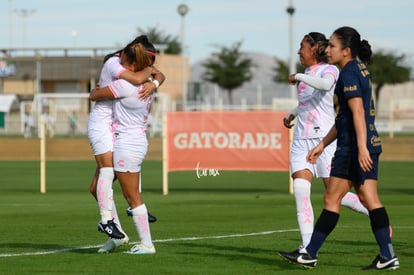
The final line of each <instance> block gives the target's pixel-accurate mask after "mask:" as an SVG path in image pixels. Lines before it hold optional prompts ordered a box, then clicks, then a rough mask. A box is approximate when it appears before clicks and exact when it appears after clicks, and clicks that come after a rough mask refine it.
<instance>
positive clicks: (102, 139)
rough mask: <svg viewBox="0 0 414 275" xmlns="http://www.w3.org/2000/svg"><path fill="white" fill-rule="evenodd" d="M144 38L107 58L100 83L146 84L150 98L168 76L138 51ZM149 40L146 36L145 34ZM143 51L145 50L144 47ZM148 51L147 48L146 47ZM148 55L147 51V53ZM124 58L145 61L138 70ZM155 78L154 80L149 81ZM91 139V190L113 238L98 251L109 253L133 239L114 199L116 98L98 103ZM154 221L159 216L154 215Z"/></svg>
mask: <svg viewBox="0 0 414 275" xmlns="http://www.w3.org/2000/svg"><path fill="white" fill-rule="evenodd" d="M141 39H144V38H143V36H140V37H138V38H136V39H135V40H134V41H132V42H131V43H129V44H128V45H127V46H126V47H125V48H124V49H123V50H121V51H118V52H115V53H113V54H110V55H108V56H106V57H105V62H104V66H103V68H102V71H101V75H100V80H99V84H100V86H107V85H108V84H109V83H110V82H111V81H113V80H116V79H118V78H124V79H126V80H128V81H130V82H131V83H135V84H139V83H144V84H143V86H142V93H141V94H140V98H145V97H148V96H149V95H150V94H151V93H152V92H154V91H155V90H156V88H158V86H159V85H160V83H162V82H163V81H164V80H165V76H164V75H163V74H162V73H161V72H159V71H158V70H157V69H156V68H155V67H154V66H150V64H151V63H150V62H149V61H148V59H142V57H141V55H142V54H137V50H138V48H134V47H132V45H134V44H135V43H136V41H140V40H141ZM145 39H146V37H145ZM140 50H142V49H140ZM143 51H144V52H145V50H143ZM145 55H146V52H145ZM121 57H122V59H124V62H128V63H132V62H136V63H139V64H141V65H140V66H139V68H137V70H138V71H136V72H134V71H130V70H127V69H126V68H124V67H123V66H122V65H121ZM150 77H154V79H155V80H154V82H148V79H149V78H150ZM88 138H89V142H90V144H91V147H92V150H93V152H94V155H95V159H96V162H97V169H96V172H95V175H94V177H93V179H92V182H91V186H90V192H91V194H92V195H93V196H94V197H95V198H96V199H97V201H98V206H99V209H100V214H101V221H100V223H99V225H98V226H99V227H98V228H99V229H100V231H103V232H105V233H106V234H108V235H109V236H110V237H112V238H110V239H109V240H108V242H107V243H106V244H105V245H104V246H103V247H101V248H100V249H99V250H98V252H101V253H103V252H109V251H111V250H113V249H114V248H115V247H117V246H119V245H122V244H125V243H127V242H128V240H129V238H128V236H127V235H126V234H125V232H124V231H123V230H122V227H121V224H120V221H119V218H118V214H117V211H116V206H115V203H114V201H113V190H112V182H113V180H114V171H113V164H112V151H113V142H114V135H113V101H112V100H102V101H98V102H96V104H95V106H94V108H93V110H92V111H91V113H90V116H89V120H88ZM150 218H152V219H153V220H154V219H155V217H153V216H150Z"/></svg>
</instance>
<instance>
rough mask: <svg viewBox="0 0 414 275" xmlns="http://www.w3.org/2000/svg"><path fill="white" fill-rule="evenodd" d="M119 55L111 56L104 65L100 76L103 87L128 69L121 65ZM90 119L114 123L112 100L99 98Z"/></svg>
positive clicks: (97, 121) (100, 83)
mask: <svg viewBox="0 0 414 275" xmlns="http://www.w3.org/2000/svg"><path fill="white" fill-rule="evenodd" d="M120 61H121V60H120V58H119V56H113V57H111V58H109V59H108V60H107V61H106V62H105V63H104V65H103V67H102V70H101V74H100V76H99V85H100V86H101V87H102V88H103V87H106V86H108V85H109V84H110V83H111V82H112V81H114V80H116V79H118V78H119V75H120V74H121V73H122V72H123V71H125V70H126V69H125V68H124V67H123V66H122V65H121V63H120ZM89 120H90V121H92V122H96V123H100V124H102V123H112V100H99V101H96V102H95V106H94V108H93V109H92V111H91V113H90V114H89Z"/></svg>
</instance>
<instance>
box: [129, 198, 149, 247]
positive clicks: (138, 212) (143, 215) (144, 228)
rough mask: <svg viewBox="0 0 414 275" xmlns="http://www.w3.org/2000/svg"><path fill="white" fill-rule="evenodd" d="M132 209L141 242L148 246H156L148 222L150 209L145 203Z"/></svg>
mask: <svg viewBox="0 0 414 275" xmlns="http://www.w3.org/2000/svg"><path fill="white" fill-rule="evenodd" d="M131 211H132V220H133V221H134V225H135V229H136V230H137V232H138V236H139V238H140V239H141V243H142V244H144V245H145V246H147V247H152V246H154V245H153V243H152V238H151V231H150V227H149V222H148V210H147V207H146V206H145V204H141V205H139V206H137V207H135V208H134V209H131Z"/></svg>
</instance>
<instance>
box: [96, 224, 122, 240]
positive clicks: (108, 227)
mask: <svg viewBox="0 0 414 275" xmlns="http://www.w3.org/2000/svg"><path fill="white" fill-rule="evenodd" d="M98 231H99V232H102V233H105V234H106V235H108V236H109V237H111V238H113V239H123V238H125V235H124V233H122V232H121V231H119V229H118V227H117V226H116V223H114V221H113V220H109V221H108V223H107V224H103V223H101V222H100V223H98Z"/></svg>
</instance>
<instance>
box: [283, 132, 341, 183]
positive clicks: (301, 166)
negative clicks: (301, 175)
mask: <svg viewBox="0 0 414 275" xmlns="http://www.w3.org/2000/svg"><path fill="white" fill-rule="evenodd" d="M321 140H322V138H313V139H294V140H293V142H292V147H291V149H290V171H291V173H292V174H293V173H295V172H297V171H300V170H305V169H308V170H309V171H311V173H312V174H313V176H314V177H317V178H329V174H330V171H331V162H332V157H333V154H334V152H335V150H336V141H334V142H332V143H331V144H329V146H327V147H326V148H325V149H324V150H323V153H322V154H321V155H320V156H319V158H318V160H317V162H316V164H311V163H309V162H307V161H306V155H307V154H308V152H309V151H310V150H311V149H313V148H314V147H316V145H318V144H319V142H320V141H321Z"/></svg>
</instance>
